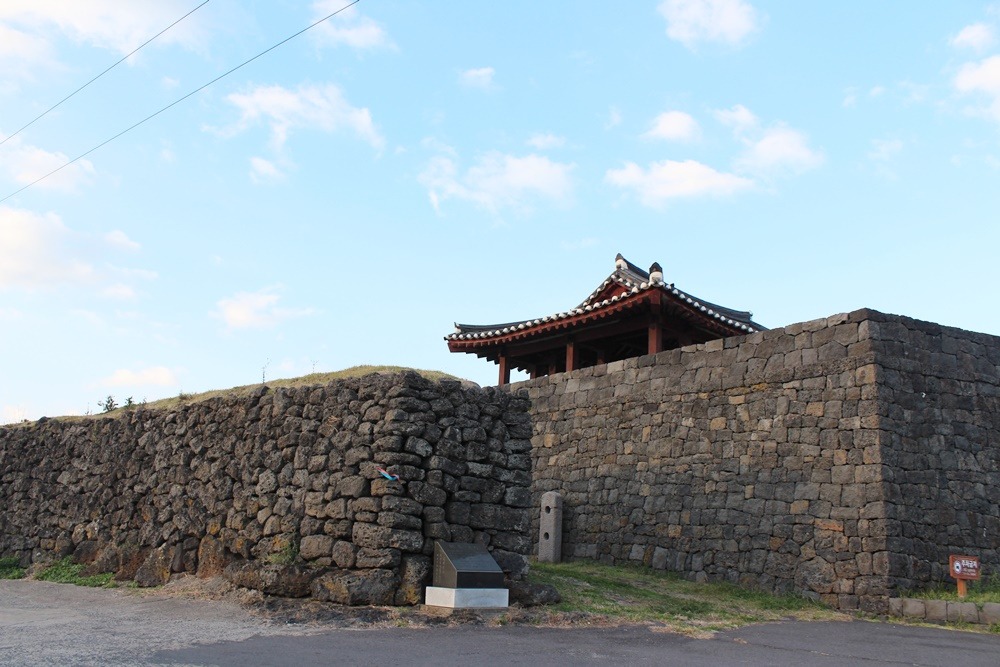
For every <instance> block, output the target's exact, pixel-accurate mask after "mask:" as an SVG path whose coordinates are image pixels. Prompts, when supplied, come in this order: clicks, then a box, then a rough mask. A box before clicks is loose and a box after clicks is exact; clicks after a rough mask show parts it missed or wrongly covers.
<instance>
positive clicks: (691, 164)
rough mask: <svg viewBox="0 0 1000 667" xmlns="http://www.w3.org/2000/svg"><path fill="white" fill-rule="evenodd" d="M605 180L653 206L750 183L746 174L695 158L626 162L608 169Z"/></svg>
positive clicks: (729, 191) (741, 187)
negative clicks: (644, 164)
mask: <svg viewBox="0 0 1000 667" xmlns="http://www.w3.org/2000/svg"><path fill="white" fill-rule="evenodd" d="M604 180H605V181H607V182H608V183H610V184H612V185H614V186H617V187H620V188H622V189H624V190H629V191H632V192H633V193H634V194H635V195H636V196H638V197H639V200H640V201H641V202H642V203H643V204H645V205H646V206H650V207H653V208H660V207H662V206H664V205H665V204H666V203H667V202H668V201H670V200H671V199H679V198H685V197H702V196H727V195H732V194H735V193H737V192H741V191H744V190H748V189H750V188H751V187H753V181H751V180H750V179H748V178H744V177H742V176H737V175H736V174H726V173H722V172H719V171H716V170H715V169H713V168H712V167H709V166H708V165H705V164H702V163H700V162H696V161H694V160H685V161H683V162H678V161H674V160H664V161H663V162H654V163H653V164H651V165H649V168H648V169H643V168H642V167H640V166H639V165H637V164H635V163H634V162H628V163H626V164H625V166H624V167H622V168H621V169H610V170H608V172H607V173H606V174H605V176H604Z"/></svg>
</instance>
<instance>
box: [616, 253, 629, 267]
mask: <svg viewBox="0 0 1000 667" xmlns="http://www.w3.org/2000/svg"><path fill="white" fill-rule="evenodd" d="M615 268H616V269H618V270H619V271H624V270H625V269H627V268H628V262H627V261H625V258H624V257H622V254H621V253H618V254H617V255H615Z"/></svg>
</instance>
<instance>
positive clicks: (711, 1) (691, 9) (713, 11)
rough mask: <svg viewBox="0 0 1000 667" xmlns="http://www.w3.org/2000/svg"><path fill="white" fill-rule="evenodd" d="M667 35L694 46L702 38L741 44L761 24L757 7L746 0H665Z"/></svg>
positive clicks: (663, 7)
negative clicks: (745, 0)
mask: <svg viewBox="0 0 1000 667" xmlns="http://www.w3.org/2000/svg"><path fill="white" fill-rule="evenodd" d="M658 10H659V12H660V14H662V15H663V18H665V19H666V20H667V36H668V37H669V38H670V39H672V40H675V41H678V42H680V43H681V44H683V45H684V46H686V47H687V48H689V49H693V48H694V47H695V46H697V45H698V43H699V42H720V43H723V44H729V45H732V46H738V45H739V44H741V43H743V41H744V40H745V39H746V38H747V37H748V36H749V35H750V34H751V33H753V32H755V31H756V30H757V29H758V27H759V25H760V17H759V16H758V14H757V11H756V10H755V9H754V8H753V6H751V5H750V4H749V3H748V2H744V0H664V2H661V3H660V6H659V7H658Z"/></svg>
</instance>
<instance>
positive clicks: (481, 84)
mask: <svg viewBox="0 0 1000 667" xmlns="http://www.w3.org/2000/svg"><path fill="white" fill-rule="evenodd" d="M494 74H496V71H495V70H494V69H493V68H492V67H478V68H475V69H467V70H465V71H464V72H461V73H460V74H459V75H458V82H459V83H460V84H462V85H463V86H466V87H467V88H479V89H481V90H492V88H493V75H494Z"/></svg>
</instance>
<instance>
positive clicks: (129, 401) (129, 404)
mask: <svg viewBox="0 0 1000 667" xmlns="http://www.w3.org/2000/svg"><path fill="white" fill-rule="evenodd" d="M135 406H136V402H135V401H133V400H132V397H131V396H129V397H128V398H126V399H125V405H123V406H122V407H123V408H125V409H126V410H131V409H132V408H134V407H135Z"/></svg>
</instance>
